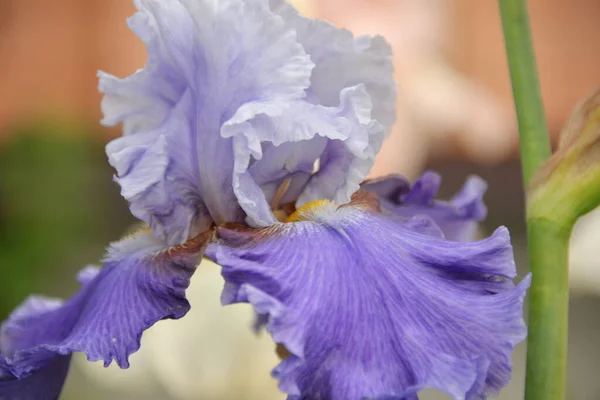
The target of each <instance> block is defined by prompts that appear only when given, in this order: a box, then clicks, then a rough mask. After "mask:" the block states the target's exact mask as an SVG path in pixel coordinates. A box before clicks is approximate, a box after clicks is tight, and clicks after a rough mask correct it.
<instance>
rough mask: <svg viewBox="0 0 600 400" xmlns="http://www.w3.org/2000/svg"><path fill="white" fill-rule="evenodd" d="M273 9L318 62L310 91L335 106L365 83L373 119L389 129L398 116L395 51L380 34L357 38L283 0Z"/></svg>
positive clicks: (321, 101)
mask: <svg viewBox="0 0 600 400" xmlns="http://www.w3.org/2000/svg"><path fill="white" fill-rule="evenodd" d="M270 5H271V9H272V10H273V11H274V12H276V13H277V14H278V15H280V16H281V17H282V18H283V20H284V21H285V22H286V24H288V25H290V26H293V27H294V29H295V30H296V32H297V34H298V42H300V44H301V45H302V47H304V50H305V51H306V52H307V53H308V54H309V55H310V58H311V60H312V61H313V62H314V63H315V69H314V70H313V73H312V75H311V85H310V89H309V93H310V94H311V95H312V96H314V101H316V102H318V103H319V104H322V105H324V106H336V105H337V104H338V99H339V93H340V91H341V90H342V89H344V88H346V87H351V86H355V85H358V84H364V85H365V87H366V90H367V93H368V94H369V96H370V97H371V101H372V103H373V119H375V120H377V121H379V122H380V123H381V124H383V125H384V126H385V127H386V128H389V127H390V126H391V125H392V124H393V123H394V121H395V119H396V83H395V82H394V71H393V70H394V67H393V64H392V50H391V47H390V45H389V44H388V43H387V42H386V41H385V39H383V38H382V37H381V36H375V37H369V36H360V37H358V38H355V37H354V36H353V35H352V32H350V31H348V30H347V29H339V28H336V27H335V26H334V25H333V24H331V23H329V22H327V21H323V20H319V19H310V18H306V17H303V16H302V15H300V14H299V13H298V11H296V10H295V9H294V8H293V7H292V6H291V5H289V4H287V3H286V2H285V1H284V0H270Z"/></svg>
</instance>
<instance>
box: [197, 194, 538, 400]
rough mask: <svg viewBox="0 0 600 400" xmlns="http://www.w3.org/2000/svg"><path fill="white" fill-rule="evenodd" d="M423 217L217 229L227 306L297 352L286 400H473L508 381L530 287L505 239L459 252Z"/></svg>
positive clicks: (338, 215) (340, 217) (214, 247)
mask: <svg viewBox="0 0 600 400" xmlns="http://www.w3.org/2000/svg"><path fill="white" fill-rule="evenodd" d="M417 218H418V219H421V222H420V223H416V224H415V223H413V222H412V220H409V222H408V223H403V222H400V221H398V220H397V219H391V218H387V217H385V216H383V215H381V214H379V213H378V212H377V211H375V210H373V209H369V208H367V207H366V206H364V205H351V206H345V207H340V208H338V207H336V206H335V205H333V204H332V203H329V202H317V203H314V204H311V205H309V206H306V207H305V208H303V209H300V210H299V211H298V212H297V213H296V214H295V215H293V216H292V217H291V220H292V221H298V222H290V223H285V224H280V225H277V226H274V227H270V228H266V229H262V230H251V229H250V230H249V229H247V228H246V229H243V230H229V229H224V228H220V229H219V236H220V238H221V242H220V243H218V244H211V245H210V246H209V248H208V249H207V255H208V256H209V257H211V258H212V259H213V260H215V262H217V263H218V264H220V265H222V267H223V276H224V277H225V280H226V282H227V285H226V287H225V290H224V292H223V298H222V300H223V302H224V303H225V304H229V303H235V302H250V303H252V304H253V306H254V307H255V309H256V311H257V312H258V313H259V314H260V315H263V318H264V316H267V318H266V320H268V324H267V329H268V330H269V332H270V333H271V334H272V336H273V338H274V340H275V342H277V343H280V344H282V345H284V346H285V347H286V348H287V349H288V350H289V352H290V353H291V355H290V356H289V357H288V358H287V359H285V360H284V361H283V362H282V363H281V364H280V365H279V366H278V367H277V368H276V369H275V371H274V375H275V376H276V377H277V378H278V379H279V385H280V388H281V389H282V390H283V391H284V392H286V393H287V394H288V395H289V396H290V397H289V398H290V399H323V398H326V399H331V400H342V399H343V400H360V399H363V398H382V399H383V398H387V399H404V398H411V399H412V398H416V397H415V393H417V392H418V391H419V390H421V389H425V388H436V389H439V390H442V391H445V392H447V393H448V394H450V395H451V396H452V397H453V398H454V399H457V400H458V399H467V400H474V399H479V398H485V396H486V395H487V394H493V393H495V392H497V391H498V390H500V389H501V388H502V387H503V386H505V385H506V384H507V383H508V381H509V379H510V374H511V360H510V355H511V352H512V350H513V348H514V346H515V345H516V344H517V343H518V342H520V341H521V340H523V338H524V337H525V336H526V328H525V325H524V322H523V319H522V306H523V298H524V296H525V292H526V289H527V287H528V285H529V280H530V278H529V277H527V278H526V279H524V280H523V281H522V282H521V283H520V284H519V285H518V286H516V287H513V285H512V283H511V282H510V279H511V278H513V277H514V276H515V264H514V261H513V254H512V247H511V245H510V238H509V235H508V231H507V230H506V229H505V228H500V229H498V230H497V231H496V232H495V233H494V234H493V235H492V236H491V237H490V238H488V239H485V240H482V241H479V242H470V243H460V242H452V241H448V240H445V239H443V238H439V237H434V236H430V235H428V234H423V233H421V230H422V228H423V227H425V226H426V225H427V224H423V223H422V218H423V217H417ZM425 218H427V217H425ZM429 221H431V220H429ZM415 228H417V230H416V231H415ZM427 229H429V228H427ZM506 281H508V282H509V283H510V284H508V285H506V284H505V283H504V282H506Z"/></svg>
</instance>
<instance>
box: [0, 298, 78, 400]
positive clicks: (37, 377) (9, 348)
mask: <svg viewBox="0 0 600 400" xmlns="http://www.w3.org/2000/svg"><path fill="white" fill-rule="evenodd" d="M61 306H62V301H60V300H58V299H49V298H45V297H39V296H32V297H30V298H29V299H27V301H25V302H24V303H23V304H22V305H21V306H19V307H18V308H17V309H16V310H15V311H14V312H13V313H12V314H11V316H10V317H9V319H8V320H7V321H6V322H5V323H3V324H2V328H1V330H0V400H56V399H58V396H59V394H60V392H61V390H62V386H63V383H64V381H65V378H66V376H67V372H68V370H69V362H70V359H71V357H70V356H56V355H54V356H52V357H49V358H43V359H39V360H36V361H35V363H36V365H35V370H34V371H33V372H32V373H28V374H26V375H24V376H20V375H16V372H15V370H14V367H13V365H12V363H11V362H10V358H11V357H12V356H13V355H14V354H15V352H17V351H18V350H20V349H24V348H28V347H32V346H35V345H36V344H37V343H36V341H37V340H38V335H36V333H37V332H29V334H28V333H27V332H24V331H23V328H24V327H23V322H24V321H27V320H31V319H34V318H37V317H39V315H41V314H44V313H48V312H52V311H53V310H56V309H57V308H60V307H61Z"/></svg>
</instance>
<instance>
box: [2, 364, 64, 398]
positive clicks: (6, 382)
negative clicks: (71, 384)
mask: <svg viewBox="0 0 600 400" xmlns="http://www.w3.org/2000/svg"><path fill="white" fill-rule="evenodd" d="M70 361H71V357H70V356H57V357H54V358H53V359H52V360H50V361H49V362H48V363H47V364H46V365H44V367H43V368H41V369H39V370H37V371H35V372H33V373H32V374H30V375H28V376H26V377H24V378H22V379H17V378H16V377H15V376H14V375H13V374H12V372H11V368H10V366H9V365H8V364H7V361H6V359H4V358H3V356H0V400H57V399H58V397H59V395H60V392H61V391H62V387H63V384H64V381H65V379H66V377H67V372H68V371H69V364H70Z"/></svg>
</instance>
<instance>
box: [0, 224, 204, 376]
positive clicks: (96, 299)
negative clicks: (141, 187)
mask: <svg viewBox="0 0 600 400" xmlns="http://www.w3.org/2000/svg"><path fill="white" fill-rule="evenodd" d="M211 235H212V233H211V232H210V231H208V232H205V233H203V234H202V235H199V236H198V237H196V238H194V239H192V240H190V241H188V242H186V244H185V245H182V246H175V247H169V246H167V245H165V244H164V242H162V241H160V240H158V239H156V238H155V237H154V236H153V235H152V233H151V232H150V231H149V230H143V231H140V232H137V233H135V234H133V235H131V236H129V237H126V238H125V239H123V240H121V241H119V242H116V243H113V244H112V245H111V247H110V248H109V250H108V253H107V256H106V258H105V265H104V267H103V268H102V269H94V268H92V267H88V268H86V269H84V270H83V271H81V272H80V273H79V276H78V279H79V281H80V282H81V284H82V287H81V289H80V290H79V291H78V292H77V293H76V294H75V295H74V296H73V297H72V298H71V299H69V300H68V301H66V302H64V303H62V302H58V301H55V300H48V299H43V298H38V297H33V298H30V299H28V300H27V301H26V302H25V303H24V304H23V305H22V306H21V307H19V308H18V309H17V310H16V311H15V312H14V313H13V314H12V315H11V317H10V318H9V320H8V321H6V322H5V323H4V324H3V326H2V331H1V332H2V341H1V344H2V349H1V350H2V353H3V355H2V358H3V359H4V362H5V364H6V366H8V367H9V370H10V373H11V375H12V376H13V377H14V378H18V379H33V378H34V377H36V376H46V375H45V372H44V371H45V370H46V369H47V368H49V367H48V366H49V365H50V364H54V363H59V364H60V362H59V361H57V358H64V357H65V356H68V355H70V354H71V353H72V352H75V351H80V352H83V353H85V354H86V355H87V358H88V359H89V360H91V361H97V360H103V361H104V364H105V366H108V365H109V364H110V363H111V362H112V361H113V360H114V361H116V362H117V364H118V365H119V366H120V367H122V368H127V367H128V366H129V361H128V358H129V355H130V354H131V353H133V352H135V351H137V350H138V349H139V347H140V339H141V336H142V333H143V332H144V330H146V329H148V328H149V327H150V326H152V325H153V324H154V323H156V322H157V321H160V320H162V319H169V318H171V319H178V318H181V317H183V316H184V315H185V313H186V312H187V311H188V310H189V303H188V301H187V300H186V297H185V289H186V288H187V286H188V284H189V280H190V277H191V275H192V274H193V272H194V270H195V267H196V265H197V264H198V263H199V262H200V259H201V257H202V254H203V250H204V247H205V244H206V243H207V241H208V239H209V238H210V237H211ZM67 363H68V362H67ZM60 365H62V364H60ZM40 379H42V378H40ZM13 380H14V379H13ZM13 380H10V381H9V382H12V381H13ZM7 385H9V384H7ZM14 385H18V383H14V384H13V383H11V384H10V387H14Z"/></svg>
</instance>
